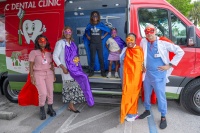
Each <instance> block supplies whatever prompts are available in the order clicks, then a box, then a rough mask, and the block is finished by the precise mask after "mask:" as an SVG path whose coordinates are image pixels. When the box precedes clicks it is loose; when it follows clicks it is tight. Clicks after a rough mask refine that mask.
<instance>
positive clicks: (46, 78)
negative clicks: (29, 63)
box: [34, 70, 54, 106]
mask: <svg viewBox="0 0 200 133" xmlns="http://www.w3.org/2000/svg"><path fill="white" fill-rule="evenodd" d="M34 77H35V86H36V88H37V90H38V94H39V106H44V105H45V102H46V100H47V104H53V82H54V74H53V71H51V70H46V71H44V70H43V71H35V70H34Z"/></svg>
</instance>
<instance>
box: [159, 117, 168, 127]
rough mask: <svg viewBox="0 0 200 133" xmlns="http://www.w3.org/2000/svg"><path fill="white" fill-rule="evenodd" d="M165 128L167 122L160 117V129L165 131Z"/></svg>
mask: <svg viewBox="0 0 200 133" xmlns="http://www.w3.org/2000/svg"><path fill="white" fill-rule="evenodd" d="M166 127H167V120H166V118H165V117H163V116H162V117H161V120H160V129H165V128H166Z"/></svg>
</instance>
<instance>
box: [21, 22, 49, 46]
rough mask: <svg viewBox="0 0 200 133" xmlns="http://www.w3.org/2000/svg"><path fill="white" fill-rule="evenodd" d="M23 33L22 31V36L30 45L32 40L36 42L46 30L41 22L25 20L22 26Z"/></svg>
mask: <svg viewBox="0 0 200 133" xmlns="http://www.w3.org/2000/svg"><path fill="white" fill-rule="evenodd" d="M22 31H23V32H22ZM22 31H21V30H20V32H21V34H22V35H24V37H25V39H26V42H27V43H28V44H30V40H32V41H33V42H34V41H35V39H36V37H37V36H38V35H40V34H42V33H43V32H46V28H45V25H43V24H42V22H41V21H40V20H34V21H31V20H25V21H24V22H23V25H22Z"/></svg>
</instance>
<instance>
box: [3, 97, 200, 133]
mask: <svg viewBox="0 0 200 133" xmlns="http://www.w3.org/2000/svg"><path fill="white" fill-rule="evenodd" d="M0 101H1V102H5V104H3V106H0V111H5V112H13V113H15V114H16V115H17V116H16V117H14V118H13V119H11V120H5V119H0V132H1V133H13V132H15V133H200V124H199V122H200V116H196V115H193V114H190V113H188V112H187V111H185V109H183V108H182V107H181V106H179V104H177V103H176V102H175V101H168V114H167V117H166V118H167V122H168V127H167V128H166V129H164V130H161V129H159V123H160V113H159V112H158V110H157V105H153V106H152V109H151V114H152V115H151V117H148V118H145V119H142V120H136V121H134V122H127V121H126V122H125V123H123V124H120V123H119V114H120V98H119V97H112V98H110V97H96V96H95V106H94V107H88V106H87V104H86V103H82V104H77V105H76V107H77V109H79V110H80V111H81V113H77V114H75V113H73V112H70V111H68V110H67V106H68V104H63V103H62V96H61V94H55V95H54V106H53V107H54V109H55V110H56V113H57V115H56V117H49V116H47V119H46V120H43V121H42V120H40V119H39V108H38V107H35V106H27V107H21V106H19V105H17V104H14V103H10V102H9V101H8V100H7V99H6V98H5V97H4V96H2V95H0ZM143 111H144V107H143V105H142V103H141V101H140V103H139V114H141V113H142V112H143Z"/></svg>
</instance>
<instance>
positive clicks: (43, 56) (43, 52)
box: [42, 50, 45, 59]
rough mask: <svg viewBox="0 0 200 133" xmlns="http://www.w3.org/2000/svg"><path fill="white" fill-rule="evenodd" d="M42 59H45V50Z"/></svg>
mask: <svg viewBox="0 0 200 133" xmlns="http://www.w3.org/2000/svg"><path fill="white" fill-rule="evenodd" d="M42 59H45V50H43V51H42Z"/></svg>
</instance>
